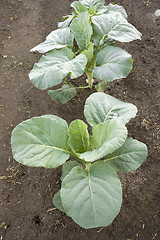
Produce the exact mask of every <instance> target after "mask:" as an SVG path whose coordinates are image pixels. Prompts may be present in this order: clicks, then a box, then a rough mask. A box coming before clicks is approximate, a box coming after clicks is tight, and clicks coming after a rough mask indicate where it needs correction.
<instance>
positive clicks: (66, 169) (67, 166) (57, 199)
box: [53, 161, 80, 212]
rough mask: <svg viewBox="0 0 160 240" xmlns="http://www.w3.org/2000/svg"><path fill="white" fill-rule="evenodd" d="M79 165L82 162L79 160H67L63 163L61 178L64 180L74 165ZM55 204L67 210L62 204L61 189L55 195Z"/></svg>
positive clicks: (62, 209) (60, 208)
mask: <svg viewBox="0 0 160 240" xmlns="http://www.w3.org/2000/svg"><path fill="white" fill-rule="evenodd" d="M77 166H80V164H79V163H78V162H75V161H67V162H65V163H64V164H63V167H62V176H61V180H63V179H64V178H65V176H67V175H68V174H69V172H70V171H71V170H72V169H73V168H74V167H77ZM53 204H54V205H55V206H56V208H58V209H59V210H61V211H62V212H65V210H64V207H63V205H62V201H61V195H60V190H59V191H58V192H57V193H56V194H55V195H54V197H53Z"/></svg>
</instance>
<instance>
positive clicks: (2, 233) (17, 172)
mask: <svg viewBox="0 0 160 240" xmlns="http://www.w3.org/2000/svg"><path fill="white" fill-rule="evenodd" d="M71 2H72V1H69V0H59V1H56V0H0V32H1V34H0V61H1V68H0V76H1V77H0V85H1V89H0V116H1V118H0V123H1V127H0V142H1V158H0V166H1V169H0V181H1V191H0V199H1V202H0V206H1V216H0V237H1V238H0V239H1V240H11V239H12V240H55V239H58V240H64V239H71V240H73V239H74V240H76V239H77V240H81V239H83V240H84V239H85V240H88V239H93V240H94V239H97V240H101V239H103V240H104V239H105V240H127V239H128V240H152V239H155V240H158V239H160V232H159V222H160V218H159V210H160V206H159V189H158V186H159V183H160V178H159V173H158V167H159V166H158V163H159V159H158V158H159V156H158V151H159V149H160V146H159V145H158V144H159V133H160V125H159V122H158V121H159V117H158V113H159V106H160V103H159V97H160V96H159V92H160V71H159V69H160V61H159V59H160V17H159V18H158V17H156V16H155V15H154V12H155V10H157V9H159V8H160V2H159V0H153V1H152V0H151V1H150V2H149V1H144V0H134V1H131V0H119V1H115V3H118V4H121V5H123V6H124V7H125V9H126V11H127V13H128V18H129V22H130V23H132V24H133V25H134V26H135V27H136V28H137V29H138V30H139V31H140V32H141V33H142V34H143V37H142V40H141V41H133V42H131V43H126V44H119V45H121V46H122V47H123V48H124V49H126V50H127V51H128V52H129V53H130V54H132V56H133V59H134V68H133V70H132V72H131V73H130V74H129V75H128V77H127V78H126V79H123V80H120V81H117V82H116V81H114V82H112V83H110V84H109V85H108V88H107V90H106V93H108V94H110V95H112V96H114V97H117V98H118V99H120V100H123V101H126V102H130V103H133V104H135V105H136V106H137V108H138V114H137V116H136V118H135V119H133V120H131V121H130V123H129V124H128V129H129V134H130V136H132V137H134V138H136V139H138V140H140V141H142V142H144V143H146V144H147V146H148V149H149V155H148V158H147V160H146V161H145V162H144V163H143V164H142V166H141V167H140V168H139V169H138V170H136V171H133V172H130V173H124V174H120V178H121V181H122V184H123V204H122V208H121V211H120V213H119V215H118V216H117V217H116V219H115V220H114V221H113V223H112V224H111V225H110V226H108V227H103V228H97V229H90V230H85V229H82V228H81V227H79V226H78V225H77V224H75V223H74V222H73V221H72V219H71V218H69V217H68V216H66V215H65V214H63V213H62V212H60V211H59V210H57V209H55V207H54V205H53V204H52V197H53V195H54V194H55V193H56V192H57V191H58V189H59V186H60V175H61V167H59V168H58V169H55V170H52V169H50V170H47V169H43V168H29V167H26V166H22V165H20V164H18V163H17V162H15V161H14V159H13V158H12V153H11V147H10V136H11V131H12V130H13V128H14V127H15V126H16V125H17V124H18V123H20V122H22V121H23V120H26V119H28V118H30V117H33V116H40V115H44V114H55V115H58V116H60V117H62V118H64V119H66V120H67V122H68V123H70V122H71V121H72V120H74V119H77V118H79V119H82V120H85V119H84V116H83V107H84V102H85V100H86V98H87V97H88V96H89V95H90V94H91V91H90V90H87V89H86V90H84V91H79V92H78V95H77V96H76V97H75V98H74V99H72V100H71V101H70V102H68V103H66V104H65V105H63V104H58V103H54V102H53V101H52V100H51V99H50V97H49V96H48V95H47V91H41V90H39V89H37V88H35V87H34V86H33V85H32V84H31V83H30V81H29V78H28V73H29V71H30V70H31V69H32V66H33V64H34V63H35V62H36V61H38V59H39V58H40V55H39V54H33V53H30V51H29V50H30V49H31V48H32V47H34V46H35V45H37V44H38V43H41V42H42V41H44V39H45V37H46V36H47V34H49V33H50V32H51V31H52V30H54V29H57V21H61V16H62V15H67V14H69V13H71V11H72V10H71V8H70V4H71ZM110 2H112V1H106V4H109V3H110ZM82 81H85V78H84V77H82V78H80V79H79V80H78V82H77V81H76V82H77V83H80V82H82ZM92 92H93V91H92Z"/></svg>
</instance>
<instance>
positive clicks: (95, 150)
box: [79, 119, 127, 162]
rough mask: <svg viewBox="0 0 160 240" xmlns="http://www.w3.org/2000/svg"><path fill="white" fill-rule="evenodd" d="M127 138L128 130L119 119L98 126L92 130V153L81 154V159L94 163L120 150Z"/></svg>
mask: <svg viewBox="0 0 160 240" xmlns="http://www.w3.org/2000/svg"><path fill="white" fill-rule="evenodd" d="M126 138H127V129H126V127H125V125H124V124H123V123H122V122H120V121H119V120H118V119H115V120H109V121H105V122H103V123H100V124H97V125H96V126H94V127H93V129H92V137H90V143H91V147H92V151H87V152H84V153H81V154H80V155H79V158H81V159H83V160H85V161H86V162H94V161H95V160H98V159H100V158H102V157H104V156H106V155H107V154H109V153H112V152H114V151H115V150H117V149H118V148H120V147H121V146H122V145H123V144H124V142H125V140H126Z"/></svg>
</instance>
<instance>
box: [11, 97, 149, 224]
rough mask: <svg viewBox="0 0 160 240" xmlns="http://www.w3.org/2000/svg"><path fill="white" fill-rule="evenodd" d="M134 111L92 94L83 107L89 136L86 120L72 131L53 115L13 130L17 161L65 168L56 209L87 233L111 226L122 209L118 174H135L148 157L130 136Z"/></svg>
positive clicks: (145, 149)
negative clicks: (128, 133)
mask: <svg viewBox="0 0 160 240" xmlns="http://www.w3.org/2000/svg"><path fill="white" fill-rule="evenodd" d="M136 112H137V109H136V107H135V106H134V105H133V104H129V103H125V102H122V101H119V100H117V99H116V98H114V97H111V96H109V95H106V94H105V93H94V94H92V95H91V96H90V97H89V98H88V99H87V100H86V103H85V107H84V115H85V118H86V120H87V122H88V123H89V124H90V126H91V130H92V134H91V136H89V133H88V130H87V124H86V123H84V122H83V121H82V120H79V119H77V120H74V121H73V122H71V123H70V125H69V127H68V124H67V122H66V121H65V120H64V119H62V118H60V117H57V116H55V115H44V116H41V117H34V118H31V119H29V120H26V121H24V122H22V123H20V124H19V125H18V126H17V127H15V129H14V130H13V132H12V137H11V145H12V152H13V156H14V158H15V160H16V161H18V162H19V163H21V164H24V165H27V166H31V167H44V168H56V167H58V166H60V165H63V167H62V176H61V181H62V184H61V189H60V190H59V191H58V192H57V193H56V194H55V196H54V197H53V204H54V205H55V206H56V207H57V208H58V209H60V210H61V211H62V212H64V213H65V214H67V215H68V216H69V217H71V218H72V219H73V220H74V221H75V222H76V223H77V224H78V225H80V226H81V227H83V228H86V229H89V228H94V227H101V226H108V225H109V224H111V223H112V221H113V220H114V218H115V217H116V216H117V214H118V213H119V211H120V208H121V204H122V186H121V183H120V181H119V179H118V176H117V173H116V171H119V172H128V171H132V170H135V169H137V168H138V167H140V165H141V164H142V162H143V161H144V160H145V159H146V157H147V147H146V145H145V144H144V143H142V142H139V141H137V140H135V139H133V138H129V137H127V128H126V126H125V124H126V123H128V122H129V120H130V119H131V118H133V117H135V115H136Z"/></svg>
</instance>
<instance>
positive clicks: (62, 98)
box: [48, 84, 76, 103]
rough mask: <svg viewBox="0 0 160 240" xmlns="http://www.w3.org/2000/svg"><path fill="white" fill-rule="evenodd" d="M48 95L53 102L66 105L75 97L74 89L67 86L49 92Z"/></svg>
mask: <svg viewBox="0 0 160 240" xmlns="http://www.w3.org/2000/svg"><path fill="white" fill-rule="evenodd" d="M48 95H49V96H50V97H51V98H52V100H53V101H55V102H60V103H66V102H68V101H70V100H71V99H72V98H73V97H75V96H76V88H75V87H74V86H72V85H69V84H64V85H63V86H62V87H61V88H59V89H56V90H49V91H48Z"/></svg>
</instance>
